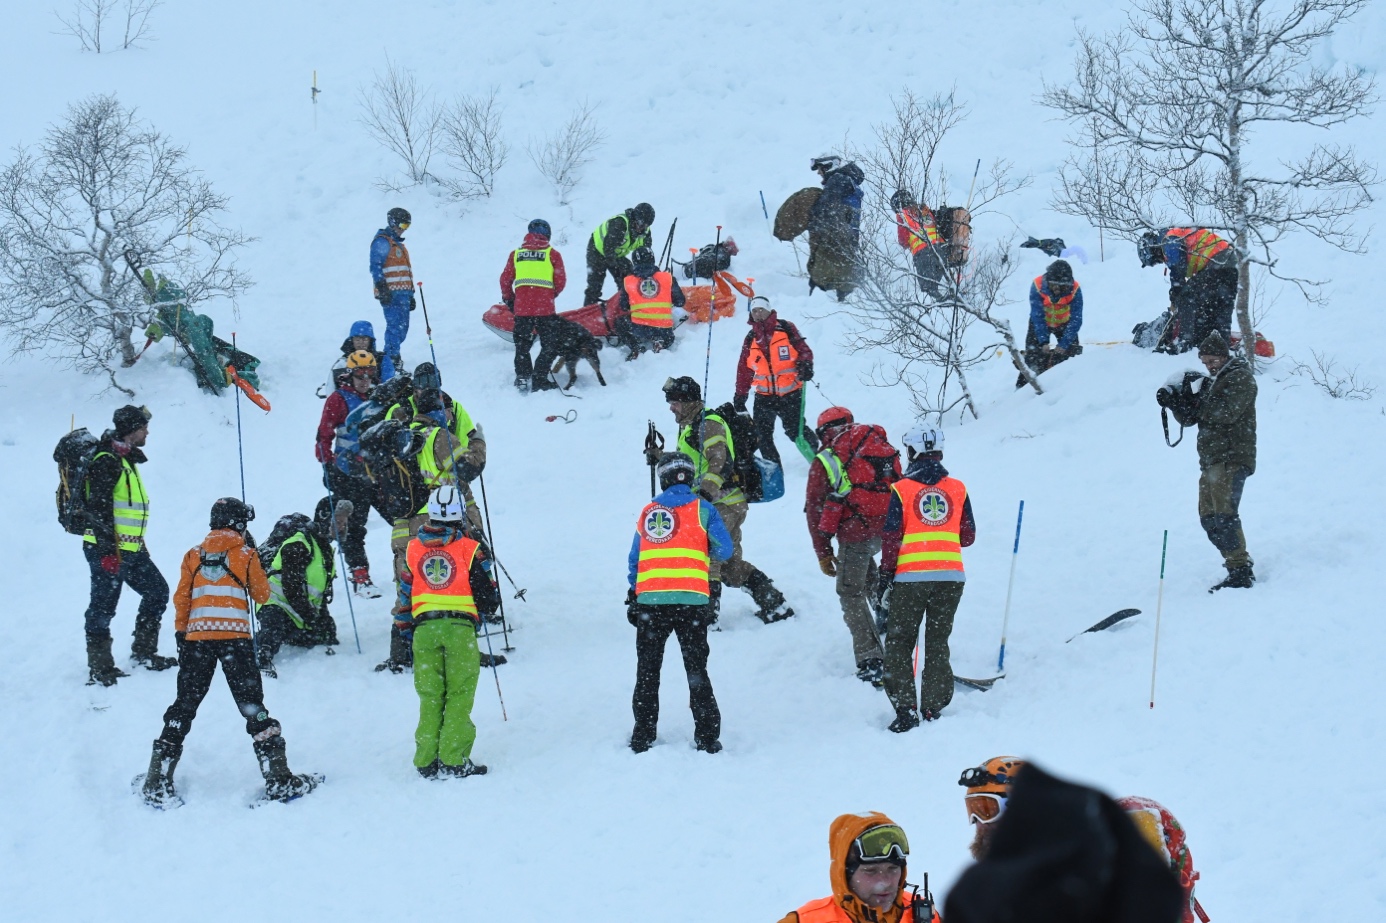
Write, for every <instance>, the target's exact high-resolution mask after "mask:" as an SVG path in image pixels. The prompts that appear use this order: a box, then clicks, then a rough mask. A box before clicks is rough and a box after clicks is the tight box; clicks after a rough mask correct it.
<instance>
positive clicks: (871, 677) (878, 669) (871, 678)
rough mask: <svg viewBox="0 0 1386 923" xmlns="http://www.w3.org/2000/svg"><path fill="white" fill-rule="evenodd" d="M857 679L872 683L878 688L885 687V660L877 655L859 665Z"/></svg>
mask: <svg viewBox="0 0 1386 923" xmlns="http://www.w3.org/2000/svg"><path fill="white" fill-rule="evenodd" d="M857 679H859V680H861V681H862V682H864V683H870V684H871V685H873V686H875V687H876V688H877V689H882V688H884V687H885V661H884V660H881V659H879V658H876V657H872V658H871V659H870V660H868V661H866V662H865V663H863V664H862V665H861V666H859V667H857Z"/></svg>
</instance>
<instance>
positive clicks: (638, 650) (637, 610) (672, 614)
mask: <svg viewBox="0 0 1386 923" xmlns="http://www.w3.org/2000/svg"><path fill="white" fill-rule="evenodd" d="M655 470H656V472H657V473H658V475H659V487H660V490H661V493H660V494H659V495H657V496H656V497H654V498H653V499H652V500H651V501H650V502H649V503H647V504H646V505H645V508H644V509H643V510H641V511H640V518H639V519H638V520H636V523H635V539H634V540H633V541H632V542H631V546H630V574H629V577H630V589H629V591H627V593H626V619H627V620H628V621H629V622H630V623H631V625H632V626H633V627H635V628H636V629H638V630H637V631H636V635H635V694H634V696H633V697H632V699H631V708H632V710H633V711H634V712H635V730H634V731H632V732H631V735H630V748H631V749H632V750H634V751H635V752H636V753H644V752H645V751H646V750H648V749H650V747H652V746H654V742H655V737H656V736H657V733H658V726H659V673H660V668H661V666H662V665H663V663H664V645H665V643H666V642H667V641H668V640H669V635H670V634H671V633H672V634H675V635H677V636H678V639H679V650H680V651H681V652H682V653H683V668H684V672H686V673H687V674H688V707H689V708H690V709H692V711H693V744H694V746H695V747H697V748H698V749H699V750H702V751H704V752H705V753H717V752H719V751H721V749H722V743H721V741H720V739H719V738H720V737H721V735H722V714H721V712H719V711H718V710H717V699H716V697H715V696H714V695H713V693H712V680H711V679H710V678H709V677H708V675H707V657H708V646H707V629H708V626H709V625H711V624H713V623H714V622H715V621H717V613H716V611H715V610H714V609H713V607H712V589H711V586H712V584H711V577H710V565H711V562H712V561H725V560H726V559H727V558H728V557H730V556H731V551H732V540H731V536H730V535H728V534H727V527H726V526H725V525H723V524H722V517H721V516H719V515H717V510H716V509H715V508H714V507H713V506H712V504H711V503H708V502H707V501H706V500H704V499H702V498H701V497H699V496H698V495H697V494H695V493H693V484H694V483H695V482H696V480H697V471H696V469H695V468H694V466H693V460H692V459H690V458H689V457H688V456H687V455H684V454H682V453H679V452H666V453H665V454H664V455H662V456H660V459H659V463H658V465H656V469H655Z"/></svg>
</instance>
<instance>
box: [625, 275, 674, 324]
mask: <svg viewBox="0 0 1386 923" xmlns="http://www.w3.org/2000/svg"><path fill="white" fill-rule="evenodd" d="M622 284H623V286H624V287H625V290H626V298H627V299H629V300H630V322H631V323H632V324H642V325H644V326H646V327H665V328H668V329H673V326H674V277H673V275H671V274H670V273H667V272H657V273H655V274H654V275H653V276H651V277H650V278H648V279H642V278H641V277H640V276H637V275H629V276H626V278H625V281H624V282H623V283H622Z"/></svg>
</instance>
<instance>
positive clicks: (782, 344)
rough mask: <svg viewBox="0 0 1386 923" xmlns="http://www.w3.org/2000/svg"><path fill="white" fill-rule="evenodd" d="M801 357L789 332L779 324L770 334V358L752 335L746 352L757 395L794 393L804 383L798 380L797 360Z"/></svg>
mask: <svg viewBox="0 0 1386 923" xmlns="http://www.w3.org/2000/svg"><path fill="white" fill-rule="evenodd" d="M798 359H799V351H798V350H797V349H795V348H794V344H793V343H791V342H789V334H787V333H785V332H784V331H783V330H781V329H779V328H778V327H777V328H775V332H774V334H772V335H771V337H770V355H769V356H768V357H767V356H766V355H765V352H764V351H763V350H762V349H761V348H760V343H759V342H758V341H757V340H756V339H755V337H754V335H752V338H751V349H750V352H748V353H747V354H746V364H747V365H748V366H750V368H751V372H752V374H753V375H754V376H755V378H754V379H752V382H751V383H752V384H753V385H754V386H755V389H756V393H757V394H792V393H794V392H795V391H798V390H799V389H800V388H802V387H803V386H804V383H803V382H802V381H800V380H799V370H798V369H797V368H795V365H794V363H795V362H797V361H798Z"/></svg>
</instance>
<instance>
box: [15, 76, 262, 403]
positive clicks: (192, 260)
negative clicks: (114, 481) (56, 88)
mask: <svg viewBox="0 0 1386 923" xmlns="http://www.w3.org/2000/svg"><path fill="white" fill-rule="evenodd" d="M186 159H187V153H186V151H185V150H184V149H183V148H181V147H178V146H177V145H175V144H173V143H172V142H171V141H170V140H169V139H168V138H167V137H166V136H164V135H163V134H161V133H160V132H158V131H157V130H155V129H154V128H152V127H150V126H148V125H146V124H144V123H142V122H140V121H139V120H138V119H137V118H136V115H135V112H134V110H131V109H126V108H125V107H123V106H122V105H121V104H120V102H119V101H118V100H117V99H116V98H115V97H114V96H92V97H89V98H88V99H85V100H83V101H82V102H79V103H76V104H74V105H73V106H71V107H70V108H69V109H68V113H67V117H66V119H65V120H64V121H63V122H62V123H60V124H58V125H55V126H53V127H52V128H51V129H49V132H48V135H47V137H46V138H45V140H44V141H43V143H42V144H41V145H39V147H38V149H37V150H28V149H20V150H19V151H17V152H16V156H15V159H14V160H13V161H11V162H10V163H9V164H8V165H7V166H5V167H4V169H3V171H0V331H3V332H4V334H5V336H6V337H7V338H8V340H9V341H10V344H11V346H12V348H13V349H14V351H15V352H21V353H22V352H44V353H47V354H49V355H51V356H53V357H54V358H56V359H58V360H60V361H63V362H66V363H67V364H69V365H71V366H73V367H75V368H77V369H78V370H80V371H83V372H105V373H107V374H108V375H109V376H110V379H111V384H112V385H113V386H114V387H117V388H120V390H122V391H126V392H127V393H130V392H129V391H128V389H125V388H122V387H121V386H120V385H119V383H118V382H117V381H116V378H115V372H116V370H117V369H118V368H120V367H125V366H130V365H133V364H134V361H135V359H136V352H135V342H134V339H133V334H134V332H135V331H137V330H142V329H143V328H144V327H145V326H146V325H147V324H148V323H149V322H150V320H152V319H153V311H154V309H153V307H152V306H151V305H149V304H148V302H147V299H146V298H145V290H144V288H143V286H142V285H141V283H140V281H139V280H137V279H136V278H135V277H134V276H133V275H132V274H131V273H130V272H129V271H128V270H127V268H126V265H125V261H124V256H123V255H124V253H125V252H126V251H127V250H130V251H133V253H134V254H135V255H136V256H138V257H139V258H140V261H141V262H142V263H144V264H146V265H151V266H153V267H155V268H156V269H157V270H158V271H159V272H160V273H161V274H163V275H165V276H167V277H168V278H170V279H173V280H176V281H177V282H178V283H179V285H180V286H181V287H182V288H183V289H184V290H185V291H186V300H185V303H186V304H188V305H189V306H192V305H196V304H199V303H201V302H203V301H205V300H207V299H210V298H213V297H217V296H224V297H229V298H232V299H234V298H235V297H236V296H237V295H239V294H240V293H242V292H243V291H245V290H246V288H248V287H249V285H250V280H249V279H248V278H247V277H246V276H245V275H243V274H242V273H241V272H240V271H239V270H237V269H236V267H235V265H234V263H233V261H232V257H233V254H234V251H235V250H236V249H237V248H239V247H241V246H242V245H244V244H246V243H248V242H249V241H250V240H251V238H248V237H246V236H245V235H244V234H242V233H241V232H240V231H238V230H232V229H228V228H224V227H222V226H221V225H220V224H218V223H217V221H216V217H217V215H218V213H220V212H222V211H225V209H226V204H227V199H226V197H225V196H221V195H218V194H217V193H216V192H214V191H213V189H212V187H211V185H210V184H209V183H208V182H207V181H206V180H204V179H202V178H201V176H200V175H199V173H198V172H197V171H196V170H195V169H193V168H192V167H191V166H189V165H188V164H187V163H186Z"/></svg>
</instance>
